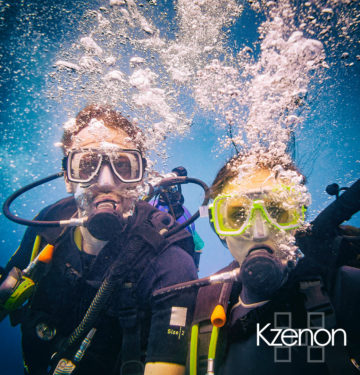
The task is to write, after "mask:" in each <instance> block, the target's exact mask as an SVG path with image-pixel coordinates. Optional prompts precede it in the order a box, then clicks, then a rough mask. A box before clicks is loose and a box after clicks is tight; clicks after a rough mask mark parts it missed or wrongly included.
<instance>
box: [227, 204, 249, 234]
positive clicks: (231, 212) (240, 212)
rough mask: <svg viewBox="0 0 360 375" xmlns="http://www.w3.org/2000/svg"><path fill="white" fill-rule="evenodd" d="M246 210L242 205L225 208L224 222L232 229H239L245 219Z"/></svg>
mask: <svg viewBox="0 0 360 375" xmlns="http://www.w3.org/2000/svg"><path fill="white" fill-rule="evenodd" d="M247 214H248V212H247V210H246V208H245V207H242V206H230V207H228V208H227V213H226V222H227V224H228V226H229V227H230V228H232V229H239V228H240V227H241V226H242V225H244V223H245V221H246V219H247Z"/></svg>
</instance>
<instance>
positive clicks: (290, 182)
mask: <svg viewBox="0 0 360 375" xmlns="http://www.w3.org/2000/svg"><path fill="white" fill-rule="evenodd" d="M262 156H264V155H262ZM248 157H249V156H248V155H245V154H244V155H241V154H238V155H237V156H235V157H233V158H232V159H231V160H230V161H229V162H228V163H226V164H225V165H224V166H223V168H222V169H221V170H220V171H219V172H218V174H217V176H216V178H215V180H214V182H213V184H212V187H211V199H212V200H213V201H212V203H211V205H210V206H209V217H210V224H211V226H212V227H213V229H214V230H215V232H216V234H217V235H218V237H219V238H220V240H221V241H222V243H223V244H224V245H225V246H226V247H227V248H228V249H229V251H230V252H231V254H232V256H233V257H234V261H233V262H232V263H231V264H230V265H229V266H228V267H226V268H225V269H223V270H221V271H219V272H218V273H216V274H214V275H212V276H210V277H207V278H204V279H199V280H197V281H193V282H188V283H183V284H179V285H178V286H177V287H173V290H174V289H178V290H183V291H184V290H186V288H187V287H189V286H190V285H197V286H199V285H202V287H201V288H199V291H198V295H197V300H196V307H195V312H194V320H193V325H192V333H191V342H190V350H189V359H188V366H187V370H188V372H187V373H188V374H190V375H204V374H207V375H210V374H216V375H228V374H229V375H230V374H231V375H233V374H290V373H291V374H316V375H319V374H340V373H341V374H356V373H359V370H360V366H359V363H360V361H359V359H360V322H359V316H360V302H359V295H360V270H359V269H358V268H354V267H349V266H346V265H344V264H340V263H336V262H335V261H333V260H329V259H326V258H331V254H330V253H331V251H330V250H329V249H328V250H329V254H327V253H326V252H324V251H326V250H325V249H322V250H321V251H320V248H318V247H317V244H318V240H319V238H320V234H319V232H321V230H320V229H323V228H324V227H326V228H327V229H328V228H329V225H330V223H329V220H330V221H331V220H334V217H335V216H336V220H335V221H336V223H333V224H335V225H336V226H338V225H339V224H340V223H341V222H342V221H344V220H345V219H349V218H350V217H351V215H352V214H354V213H355V212H357V210H359V209H360V207H359V204H360V203H359V202H360V200H359V197H360V182H359V181H358V183H357V185H356V187H355V188H354V189H353V191H352V194H353V198H352V202H353V204H352V205H349V197H345V200H346V204H344V207H345V210H347V212H346V214H345V215H344V214H342V216H341V215H340V216H341V217H340V216H339V214H336V215H334V211H336V210H337V209H339V207H340V206H341V205H343V203H344V200H342V201H341V199H342V198H343V196H341V197H339V199H338V202H336V209H334V208H331V209H330V211H329V212H327V214H326V218H327V220H325V218H323V217H321V218H320V219H321V220H319V222H321V225H320V223H317V222H316V220H315V221H314V222H313V226H306V225H305V224H304V220H305V211H306V207H307V206H308V205H309V204H310V195H309V194H308V192H307V190H306V187H305V185H304V178H303V176H302V175H301V174H300V173H299V172H298V171H297V170H296V168H295V167H294V165H293V164H292V162H290V161H289V162H287V163H284V162H283V161H280V160H274V159H273V160H272V159H270V158H269V159H265V158H259V156H258V155H255V158H256V160H257V161H256V162H255V163H254V162H252V161H253V160H254V155H252V157H251V155H250V157H249V158H248ZM251 163H252V164H251ZM254 164H255V165H254ZM249 165H250V166H249ZM345 194H347V192H345V193H344V195H345ZM354 197H355V198H356V199H355V200H354ZM350 200H351V199H350ZM334 204H335V202H334ZM349 210H352V211H351V212H349ZM328 214H330V219H329V215H328ZM319 216H320V215H319ZM320 227H321V228H320ZM314 232H316V233H314ZM295 233H297V234H298V236H297V237H298V238H302V241H301V240H300V242H301V243H302V244H303V247H304V253H305V256H304V253H303V252H302V251H300V250H299V248H298V246H297V245H296V244H295ZM314 236H316V239H314ZM325 237H327V238H328V239H329V230H327V232H326V233H325V234H324V233H323V235H322V239H324V238H325ZM353 238H354V239H356V237H353ZM358 239H359V238H357V240H358ZM329 241H330V239H329ZM329 241H328V242H327V244H328V243H329ZM305 245H306V246H305ZM301 250H302V249H301ZM318 250H319V252H318ZM313 253H316V255H317V259H318V260H319V259H320V258H322V259H323V261H324V262H325V263H326V264H327V265H330V264H332V265H335V264H336V267H337V269H336V268H335V267H332V268H331V267H321V265H319V264H318V262H317V259H316V257H315V258H314V257H313ZM339 258H341V257H339V256H337V259H339ZM224 281H225V282H224ZM169 289H170V288H164V289H163V291H162V290H160V291H157V292H155V294H157V295H159V294H161V293H167V292H168V291H169ZM302 329H307V333H305V334H304V335H301V334H300V332H301V330H302ZM317 329H318V330H319V331H317ZM335 329H337V330H335ZM324 330H328V331H326V332H331V333H332V334H334V330H335V332H336V334H334V336H332V337H335V339H334V340H335V341H334V342H331V343H329V342H327V344H326V341H327V338H328V337H327V336H326V334H325V331H324ZM304 332H306V331H304ZM314 332H315V333H314ZM311 333H312V336H311V335H310V334H311ZM320 334H325V338H324V336H323V337H322V338H321V339H320V337H321V335H320ZM314 336H315V338H316V339H318V341H311V340H312V339H313V338H314ZM324 343H325V344H326V345H323V344H324Z"/></svg>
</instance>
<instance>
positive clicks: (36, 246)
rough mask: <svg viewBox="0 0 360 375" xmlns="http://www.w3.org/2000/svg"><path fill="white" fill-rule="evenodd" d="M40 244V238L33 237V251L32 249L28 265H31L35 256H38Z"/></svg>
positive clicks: (38, 236)
mask: <svg viewBox="0 0 360 375" xmlns="http://www.w3.org/2000/svg"><path fill="white" fill-rule="evenodd" d="M40 243H41V236H40V235H37V236H36V237H35V241H34V246H33V249H32V253H31V258H30V262H29V263H31V262H32V261H33V260H34V259H35V258H36V257H37V255H38V254H39V249H40Z"/></svg>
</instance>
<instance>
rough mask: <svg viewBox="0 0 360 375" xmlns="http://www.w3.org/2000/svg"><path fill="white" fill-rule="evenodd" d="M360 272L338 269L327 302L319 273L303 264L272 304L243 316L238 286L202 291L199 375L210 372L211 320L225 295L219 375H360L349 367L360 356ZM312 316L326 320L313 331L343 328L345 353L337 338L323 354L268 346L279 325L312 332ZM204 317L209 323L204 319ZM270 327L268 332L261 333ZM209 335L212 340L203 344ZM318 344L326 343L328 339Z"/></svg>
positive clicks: (197, 315)
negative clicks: (213, 312)
mask: <svg viewBox="0 0 360 375" xmlns="http://www.w3.org/2000/svg"><path fill="white" fill-rule="evenodd" d="M236 267H238V263H237V262H233V263H232V264H231V265H230V266H228V267H227V268H226V269H225V270H229V269H233V268H236ZM222 271H224V270H222ZM359 271H360V270H358V269H354V268H352V267H342V268H340V269H339V271H338V274H337V277H336V283H335V285H334V286H333V291H332V293H331V298H329V297H327V293H326V292H324V288H323V283H321V284H320V280H321V279H319V268H318V267H317V266H316V265H313V264H312V263H311V262H310V261H308V260H305V259H303V260H302V261H300V262H299V264H298V266H297V267H296V269H295V270H293V271H292V273H291V274H290V276H289V279H288V281H287V282H286V284H285V285H283V286H282V287H281V289H280V290H279V291H278V292H277V293H276V294H275V295H274V296H273V298H272V299H271V300H270V302H268V303H266V304H264V305H262V306H259V307H257V308H254V309H253V310H251V311H249V310H247V311H249V312H248V313H244V308H243V307H242V306H241V304H240V303H239V295H240V292H241V288H242V285H241V283H240V282H235V283H232V284H228V287H226V286H225V285H226V284H223V285H224V286H223V287H222V289H221V287H220V286H219V285H210V286H207V287H203V288H201V289H200V290H199V294H198V297H197V304H196V310H195V321H194V323H198V324H199V340H198V355H197V361H198V367H197V368H198V371H197V375H204V374H205V373H206V371H207V370H206V368H207V366H208V364H207V358H208V349H209V341H210V339H209V337H210V332H211V330H212V325H211V323H210V316H211V313H212V311H213V309H214V307H215V306H216V305H217V304H218V303H219V301H220V300H221V299H222V298H224V295H225V294H226V293H227V297H226V301H228V305H227V303H226V302H225V305H226V308H227V314H226V315H227V321H226V325H225V326H224V327H223V328H221V329H220V333H219V338H218V342H217V349H216V356H215V374H216V375H235V374H241V375H262V374H264V375H265V374H266V375H269V374H274V375H275V374H276V375H279V374H299V375H300V374H306V375H312V374H314V375H322V374H324V375H325V374H326V375H328V374H342V375H345V374H346V375H347V374H354V375H355V374H357V373H358V370H356V368H355V366H353V365H352V364H351V358H352V357H353V356H355V357H357V356H358V355H359V354H360V339H359V337H360V336H359V334H360V322H359V319H358V317H359V316H360V315H359V314H360V302H359V299H358V296H359V295H360V272H359ZM206 310H208V313H206ZM309 312H317V313H323V314H324V315H323V316H324V320H319V319H318V318H319V315H316V316H312V317H311V324H312V325H314V326H315V324H316V325H317V326H318V327H321V326H322V325H323V326H325V328H326V329H329V330H331V329H332V328H334V327H342V328H344V329H345V331H346V333H347V347H346V348H344V345H343V337H342V336H341V335H338V336H337V341H336V343H337V345H336V346H335V347H332V346H331V345H327V346H326V347H324V349H322V348H319V347H315V346H316V345H314V346H313V347H312V348H309V347H308V346H306V345H303V346H299V345H296V346H293V347H291V348H290V347H284V346H283V345H282V344H281V342H280V345H282V346H281V347H280V348H275V347H273V346H270V345H269V344H268V343H270V344H271V343H272V342H273V339H274V338H275V335H276V332H271V331H270V329H273V328H276V325H277V327H284V328H289V327H291V328H293V329H301V328H308V313H309ZM206 315H207V318H204V317H205V316H206ZM275 319H276V320H275ZM268 323H270V326H268V327H267V328H265V329H264V330H263V331H261V330H262V329H263V328H264V327H266V325H267V324H268ZM257 324H258V326H257ZM201 332H204V338H201V336H202V334H201ZM259 332H260V333H261V336H260V335H259ZM205 335H208V337H207V338H205ZM263 338H265V340H266V341H265V340H263ZM279 340H280V339H279V337H278V338H277V340H276V341H275V342H274V343H276V344H279ZM319 340H320V342H324V337H322V339H320V338H319ZM321 340H323V341H321ZM287 342H289V339H288V340H287ZM204 343H206V344H204Z"/></svg>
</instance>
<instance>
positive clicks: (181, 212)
mask: <svg viewBox="0 0 360 375" xmlns="http://www.w3.org/2000/svg"><path fill="white" fill-rule="evenodd" d="M171 172H172V173H173V174H174V175H176V176H187V170H186V168H184V167H182V166H179V167H176V168H173V169H172V170H171ZM184 201H185V199H184V196H183V194H182V188H181V184H175V185H170V186H168V187H167V188H166V189H162V190H161V191H160V192H159V193H158V196H155V198H154V199H153V201H152V202H151V204H152V205H153V206H155V207H156V208H157V209H158V210H160V211H164V212H168V213H169V214H171V215H172V216H173V217H174V218H175V220H176V221H177V222H178V223H179V224H182V223H184V222H185V221H186V220H188V219H189V218H190V217H191V214H190V212H189V210H188V209H187V208H186V207H185V206H184ZM186 230H187V231H189V233H190V234H191V235H192V237H193V240H194V245H195V264H196V267H197V268H198V269H199V263H200V256H201V253H202V249H203V247H204V241H203V240H202V239H201V237H200V236H199V234H198V233H197V231H196V229H195V224H194V223H192V224H191V225H189V226H187V227H186Z"/></svg>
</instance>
